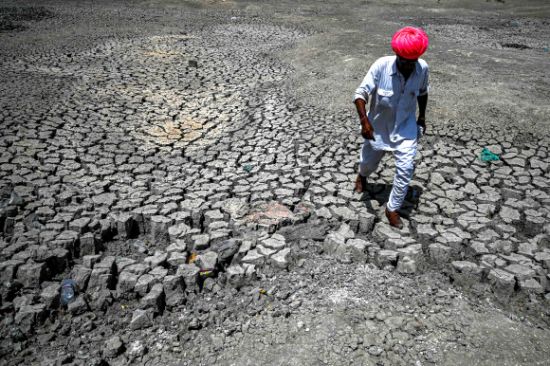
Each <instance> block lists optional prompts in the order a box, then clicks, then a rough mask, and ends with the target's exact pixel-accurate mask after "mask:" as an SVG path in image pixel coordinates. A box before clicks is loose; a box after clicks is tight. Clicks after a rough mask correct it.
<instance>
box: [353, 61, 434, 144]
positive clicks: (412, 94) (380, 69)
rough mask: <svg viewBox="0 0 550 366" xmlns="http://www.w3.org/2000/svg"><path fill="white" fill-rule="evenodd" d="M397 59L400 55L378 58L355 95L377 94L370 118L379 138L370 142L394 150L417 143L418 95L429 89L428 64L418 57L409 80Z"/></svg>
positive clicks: (374, 96) (361, 96) (369, 113)
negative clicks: (400, 68) (399, 68)
mask: <svg viewBox="0 0 550 366" xmlns="http://www.w3.org/2000/svg"><path fill="white" fill-rule="evenodd" d="M396 59H397V57H396V56H386V57H381V58H379V59H378V60H376V62H374V64H372V66H371V67H370V69H369V71H368V72H367V75H366V76H365V78H364V79H363V82H362V83H361V85H360V86H359V87H358V88H357V90H355V95H354V98H353V100H354V101H355V100H356V99H358V98H360V99H363V100H365V101H366V102H368V96H369V95H373V98H372V101H371V103H370V108H369V112H368V118H369V121H370V122H371V124H372V127H373V129H374V139H375V140H374V141H369V142H370V144H371V146H372V147H373V148H374V149H375V150H386V151H392V150H396V149H401V148H405V147H410V146H415V145H416V143H417V138H418V126H417V124H416V104H417V99H416V98H417V97H418V96H420V95H425V94H427V93H428V89H429V82H428V75H429V71H428V64H427V63H426V61H424V60H422V59H418V62H417V63H416V67H415V70H414V71H413V72H412V73H411V75H410V76H409V78H408V79H407V81H406V82H405V78H404V77H403V75H401V73H400V72H399V71H398V70H397V65H396Z"/></svg>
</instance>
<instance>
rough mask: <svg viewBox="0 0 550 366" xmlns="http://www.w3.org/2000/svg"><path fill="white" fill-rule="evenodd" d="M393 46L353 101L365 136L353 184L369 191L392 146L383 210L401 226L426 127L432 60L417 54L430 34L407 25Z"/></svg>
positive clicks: (366, 77) (376, 63) (394, 38)
mask: <svg viewBox="0 0 550 366" xmlns="http://www.w3.org/2000/svg"><path fill="white" fill-rule="evenodd" d="M391 46H392V49H393V51H394V52H395V56H386V57H382V58H379V59H378V60H376V62H375V63H374V64H373V65H372V66H371V68H370V69H369V71H368V73H367V75H366V76H365V78H364V79H363V82H362V83H361V85H360V86H359V87H358V88H357V90H356V91H355V96H354V103H355V106H356V108H357V113H358V114H359V119H360V121H361V135H362V136H363V138H364V139H365V140H364V142H363V147H362V149H361V155H360V160H359V174H358V175H357V180H356V182H355V190H356V191H357V192H364V191H365V189H366V184H367V177H368V176H369V175H370V174H371V173H372V172H374V171H375V170H376V168H377V167H378V164H379V163H380V159H381V158H382V156H383V155H384V154H385V153H386V152H388V151H390V152H392V153H393V156H394V158H395V165H396V173H395V177H394V180H393V187H392V190H391V193H390V198H389V201H388V203H387V205H386V211H385V213H386V217H387V218H388V221H389V223H390V225H391V226H394V227H397V228H402V227H403V224H402V222H401V218H400V217H399V213H398V210H399V208H400V207H401V206H402V204H403V201H404V200H405V196H406V194H407V189H408V187H409V183H410V181H411V179H412V175H413V171H414V157H415V155H416V149H417V143H418V139H419V138H420V136H422V134H423V133H424V132H425V131H426V105H427V103H428V64H427V63H426V62H425V61H424V60H422V59H420V58H419V57H420V56H421V55H422V54H423V53H424V52H425V51H426V49H427V48H428V36H427V35H426V33H424V31H423V30H422V29H420V28H414V27H405V28H402V29H400V30H398V31H397V32H396V33H395V34H394V35H393V38H392V41H391ZM369 96H371V102H370V107H369V112H368V115H367V112H366V108H365V106H366V104H367V102H368V100H369ZM417 103H418V109H419V113H418V118H416V104H417Z"/></svg>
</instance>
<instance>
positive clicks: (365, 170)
mask: <svg viewBox="0 0 550 366" xmlns="http://www.w3.org/2000/svg"><path fill="white" fill-rule="evenodd" d="M386 152H389V151H385V150H375V149H373V148H372V146H371V144H370V142H369V141H368V140H365V142H364V143H363V147H362V148H361V155H360V157H359V174H361V175H362V176H364V177H368V176H369V175H370V174H371V173H372V172H374V171H375V170H376V168H378V164H379V163H380V160H381V159H382V156H384V154H385V153H386ZM391 152H392V153H393V156H394V158H395V167H396V169H395V177H394V178H393V187H392V190H391V193H390V199H389V201H388V204H387V206H386V207H387V208H388V210H389V211H395V210H398V209H399V208H401V206H402V205H403V201H405V196H406V195H407V190H408V189H409V183H410V182H411V179H412V176H413V172H414V157H415V155H416V144H415V145H413V146H409V147H404V148H397V149H395V150H393V151H391Z"/></svg>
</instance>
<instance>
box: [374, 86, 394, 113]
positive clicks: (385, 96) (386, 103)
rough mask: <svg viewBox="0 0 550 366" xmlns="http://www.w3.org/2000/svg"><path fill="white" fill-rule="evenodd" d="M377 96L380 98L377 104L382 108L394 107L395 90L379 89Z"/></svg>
mask: <svg viewBox="0 0 550 366" xmlns="http://www.w3.org/2000/svg"><path fill="white" fill-rule="evenodd" d="M376 94H377V96H378V97H377V99H378V100H377V104H378V106H380V108H391V107H392V97H393V90H389V89H382V88H378V90H377V91H376Z"/></svg>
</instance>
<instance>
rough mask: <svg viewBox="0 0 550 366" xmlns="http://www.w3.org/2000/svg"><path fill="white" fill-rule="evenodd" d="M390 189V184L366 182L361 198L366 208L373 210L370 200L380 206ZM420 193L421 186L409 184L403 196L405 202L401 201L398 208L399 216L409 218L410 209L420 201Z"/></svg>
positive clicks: (385, 200) (387, 197)
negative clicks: (401, 204) (401, 203)
mask: <svg viewBox="0 0 550 366" xmlns="http://www.w3.org/2000/svg"><path fill="white" fill-rule="evenodd" d="M391 189H392V185H391V184H385V183H367V189H366V192H364V193H363V195H362V197H361V200H362V201H364V202H365V205H366V207H367V208H368V209H370V210H374V208H373V207H372V204H371V200H375V201H376V202H378V204H379V205H380V206H383V205H384V204H386V203H387V202H388V199H389V198H390V193H391ZM422 193H423V189H422V187H419V186H417V185H414V184H413V185H410V186H409V190H408V191H407V195H406V196H405V202H403V206H401V208H400V209H399V213H400V214H401V216H403V217H405V218H407V219H409V217H410V215H411V213H412V211H413V210H416V209H417V208H418V202H419V201H420V197H421V196H422Z"/></svg>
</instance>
